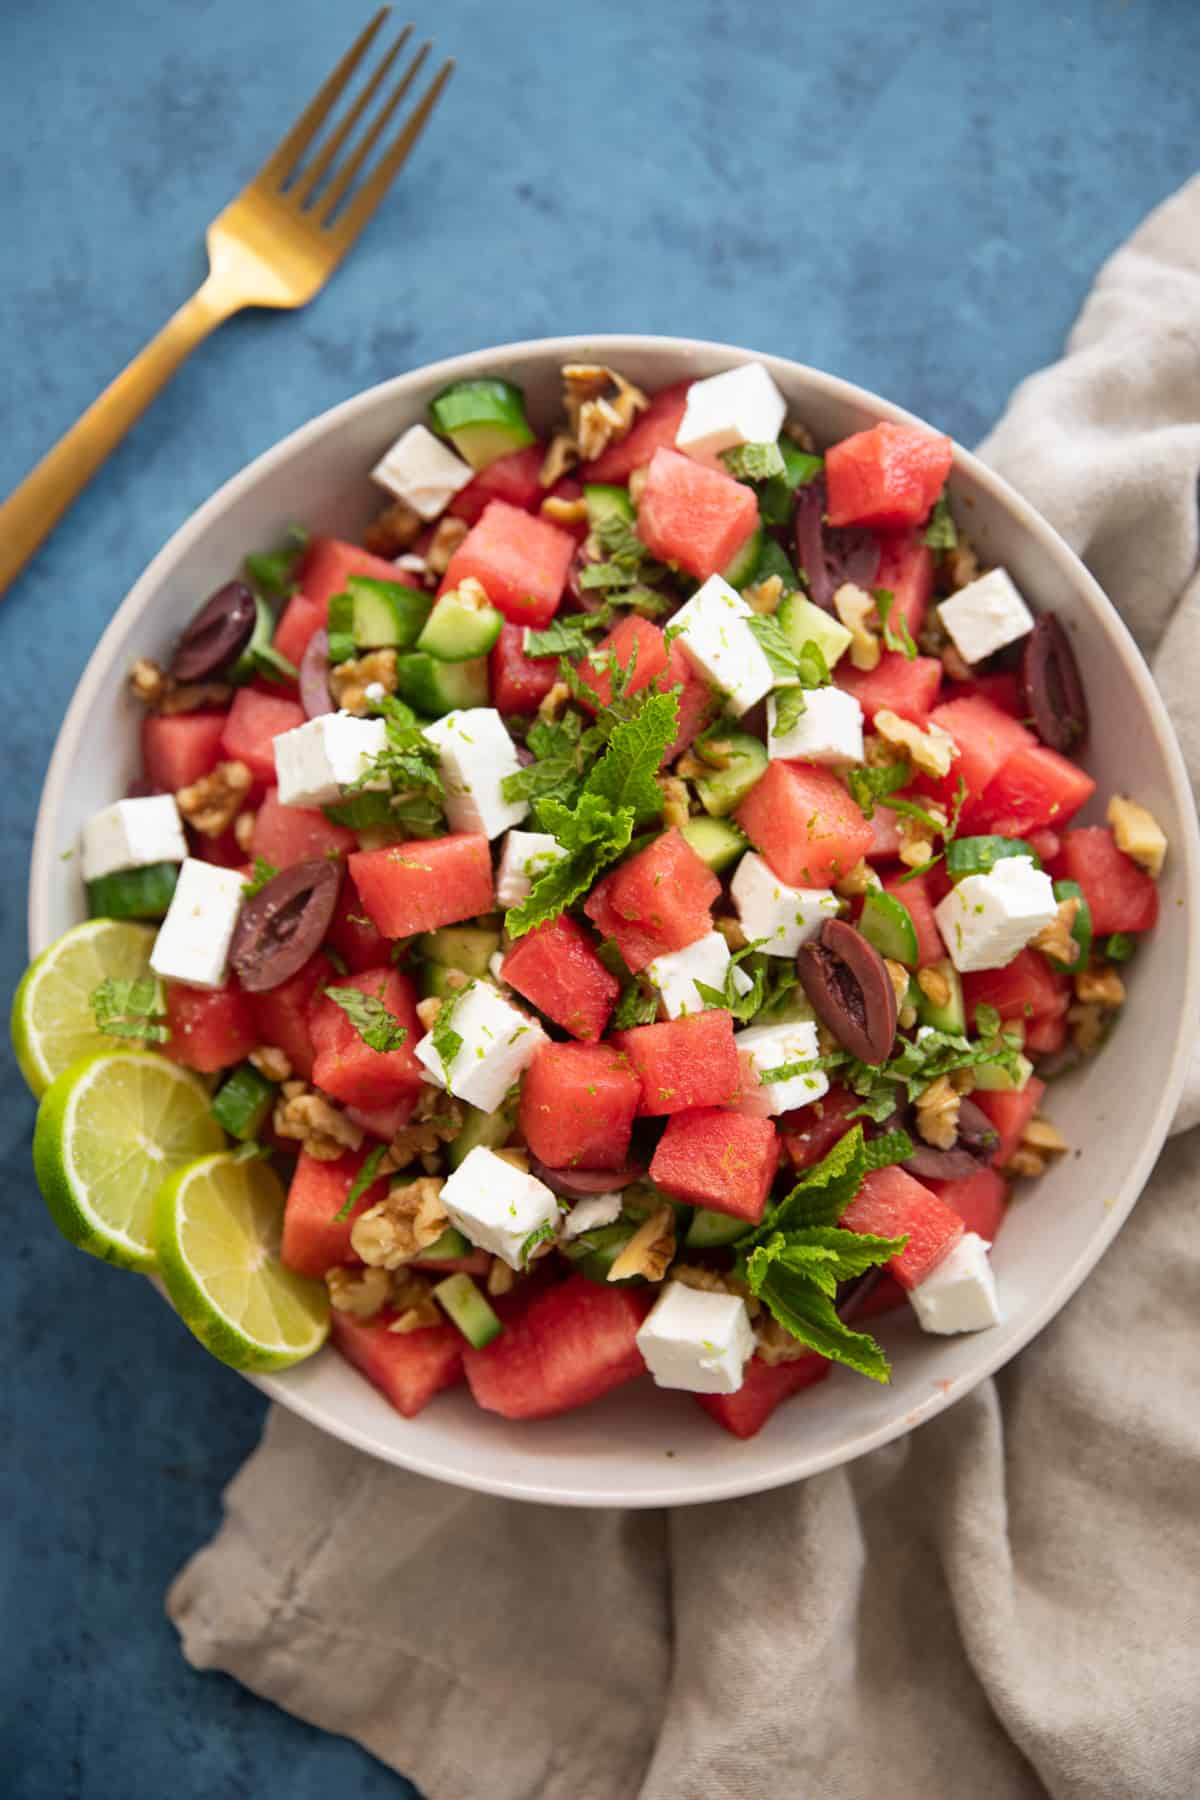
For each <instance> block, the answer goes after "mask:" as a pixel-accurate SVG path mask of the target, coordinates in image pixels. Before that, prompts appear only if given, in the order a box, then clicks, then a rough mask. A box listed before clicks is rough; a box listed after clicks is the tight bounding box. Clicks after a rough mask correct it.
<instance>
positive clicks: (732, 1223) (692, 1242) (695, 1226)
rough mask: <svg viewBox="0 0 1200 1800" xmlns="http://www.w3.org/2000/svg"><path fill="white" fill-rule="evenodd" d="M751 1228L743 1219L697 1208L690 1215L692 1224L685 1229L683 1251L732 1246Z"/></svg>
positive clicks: (709, 1209)
mask: <svg viewBox="0 0 1200 1800" xmlns="http://www.w3.org/2000/svg"><path fill="white" fill-rule="evenodd" d="M752 1230H753V1226H751V1225H747V1223H746V1221H745V1219H735V1218H733V1217H732V1216H731V1214H729V1213H723V1212H714V1211H713V1210H712V1209H711V1208H710V1207H707V1206H698V1207H697V1208H696V1210H695V1212H694V1213H693V1214H692V1222H691V1224H690V1225H689V1226H688V1228H687V1236H686V1237H685V1238H684V1240H683V1244H684V1248H685V1250H716V1249H718V1248H719V1247H720V1246H721V1245H722V1244H732V1243H734V1242H735V1240H736V1239H737V1238H740V1237H744V1236H745V1235H746V1232H747V1231H752Z"/></svg>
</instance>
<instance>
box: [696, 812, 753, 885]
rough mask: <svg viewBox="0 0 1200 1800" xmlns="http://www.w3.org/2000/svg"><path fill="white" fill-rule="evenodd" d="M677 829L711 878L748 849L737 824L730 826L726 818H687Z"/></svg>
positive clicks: (747, 841) (746, 840)
mask: <svg viewBox="0 0 1200 1800" xmlns="http://www.w3.org/2000/svg"><path fill="white" fill-rule="evenodd" d="M679 829H680V833H681V835H682V836H683V837H685V838H686V839H687V841H688V843H689V844H690V845H691V846H692V849H693V850H694V851H695V852H696V855H697V856H698V857H699V858H700V861H701V862H703V863H707V864H708V867H709V868H710V869H711V870H712V872H713V874H714V875H719V874H720V873H721V871H722V870H723V869H728V868H730V867H731V865H732V864H733V863H735V862H736V861H737V860H738V858H739V856H741V854H742V852H743V851H744V850H746V849H748V848H749V840H748V839H747V837H746V836H745V834H744V833H743V832H741V831H739V830H738V828H737V826H736V825H732V824H731V823H730V822H729V820H728V819H713V818H710V817H709V816H708V814H707V813H705V814H704V815H703V817H697V818H694V819H689V820H688V822H687V824H686V825H681V826H680V828H679Z"/></svg>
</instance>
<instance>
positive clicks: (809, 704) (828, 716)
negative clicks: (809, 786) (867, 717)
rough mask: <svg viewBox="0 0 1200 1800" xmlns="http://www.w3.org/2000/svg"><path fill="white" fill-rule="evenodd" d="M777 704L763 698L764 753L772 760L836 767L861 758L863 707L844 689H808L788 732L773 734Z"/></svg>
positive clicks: (773, 698) (774, 700) (777, 709)
mask: <svg viewBox="0 0 1200 1800" xmlns="http://www.w3.org/2000/svg"><path fill="white" fill-rule="evenodd" d="M778 716H779V703H778V701H777V700H776V698H775V695H774V694H772V695H771V697H770V698H769V700H768V701H767V755H768V756H769V757H770V758H771V760H772V761H776V760H778V761H783V762H809V763H820V764H822V765H823V766H825V767H827V768H838V767H840V766H841V765H842V764H843V763H860V762H861V761H862V760H863V710H862V707H861V706H860V705H859V703H858V701H857V700H856V699H855V698H854V695H853V694H848V693H846V691H845V689H844V688H837V687H822V688H812V689H810V690H809V692H808V693H806V694H805V696H804V711H803V712H802V713H801V714H800V717H799V718H798V719H797V720H796V723H795V724H794V725H793V726H792V727H791V729H790V730H789V731H786V732H784V734H783V736H782V737H779V736H777V734H776V731H775V721H776V719H777V718H778Z"/></svg>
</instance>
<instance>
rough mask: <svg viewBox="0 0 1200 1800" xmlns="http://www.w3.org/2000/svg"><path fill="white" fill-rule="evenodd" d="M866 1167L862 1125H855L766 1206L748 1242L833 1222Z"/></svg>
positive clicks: (840, 1214) (852, 1196)
mask: <svg viewBox="0 0 1200 1800" xmlns="http://www.w3.org/2000/svg"><path fill="white" fill-rule="evenodd" d="M865 1170H866V1151H865V1147H864V1144H863V1133H862V1126H861V1125H855V1126H854V1127H853V1128H852V1129H851V1130H850V1131H848V1132H847V1133H846V1135H845V1137H843V1138H839V1140H838V1142H837V1143H836V1144H835V1145H834V1146H833V1149H832V1150H831V1151H830V1152H829V1154H828V1155H827V1156H825V1157H823V1158H822V1159H821V1161H820V1162H819V1163H816V1164H814V1165H813V1167H812V1168H811V1169H806V1170H805V1171H804V1174H803V1175H802V1176H801V1177H800V1180H799V1181H798V1182H797V1183H796V1185H795V1187H794V1188H793V1189H792V1190H791V1192H790V1193H789V1194H786V1195H785V1196H784V1198H783V1199H782V1200H780V1201H779V1202H778V1203H777V1204H776V1205H775V1206H772V1207H770V1208H769V1209H768V1211H767V1214H766V1217H765V1218H764V1219H763V1221H762V1224H761V1225H759V1226H758V1227H757V1228H756V1229H755V1231H754V1233H753V1234H752V1236H751V1237H750V1238H749V1239H748V1242H749V1243H751V1244H759V1243H765V1242H766V1240H767V1238H768V1237H770V1235H771V1234H772V1232H775V1231H799V1230H807V1229H810V1228H812V1227H814V1226H819V1225H836V1224H837V1222H838V1220H839V1219H840V1218H841V1216H842V1214H843V1213H844V1212H845V1210H846V1208H847V1207H848V1206H849V1204H850V1202H851V1200H853V1198H854V1196H855V1194H857V1192H858V1190H859V1188H860V1187H861V1186H862V1178H863V1175H864V1173H865Z"/></svg>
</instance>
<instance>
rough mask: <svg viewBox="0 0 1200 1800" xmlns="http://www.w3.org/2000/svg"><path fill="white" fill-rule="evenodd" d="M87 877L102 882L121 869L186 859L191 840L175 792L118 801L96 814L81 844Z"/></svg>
mask: <svg viewBox="0 0 1200 1800" xmlns="http://www.w3.org/2000/svg"><path fill="white" fill-rule="evenodd" d="M80 850H81V856H82V867H83V879H84V880H85V881H99V879H100V877H101V876H102V875H115V874H117V873H118V871H120V870H121V869H148V868H149V867H150V865H151V863H164V862H182V861H183V859H184V857H185V856H186V855H187V839H186V838H185V837H184V835H183V825H182V823H181V821H180V818H179V808H178V807H177V806H176V804H175V796H174V794H149V795H147V796H146V797H145V798H144V799H141V800H118V801H116V802H115V804H114V805H112V806H106V807H104V809H103V810H102V811H101V812H98V813H93V814H92V817H91V818H90V819H89V820H88V822H87V824H86V825H85V826H84V828H83V835H82V842H81V844H80Z"/></svg>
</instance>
